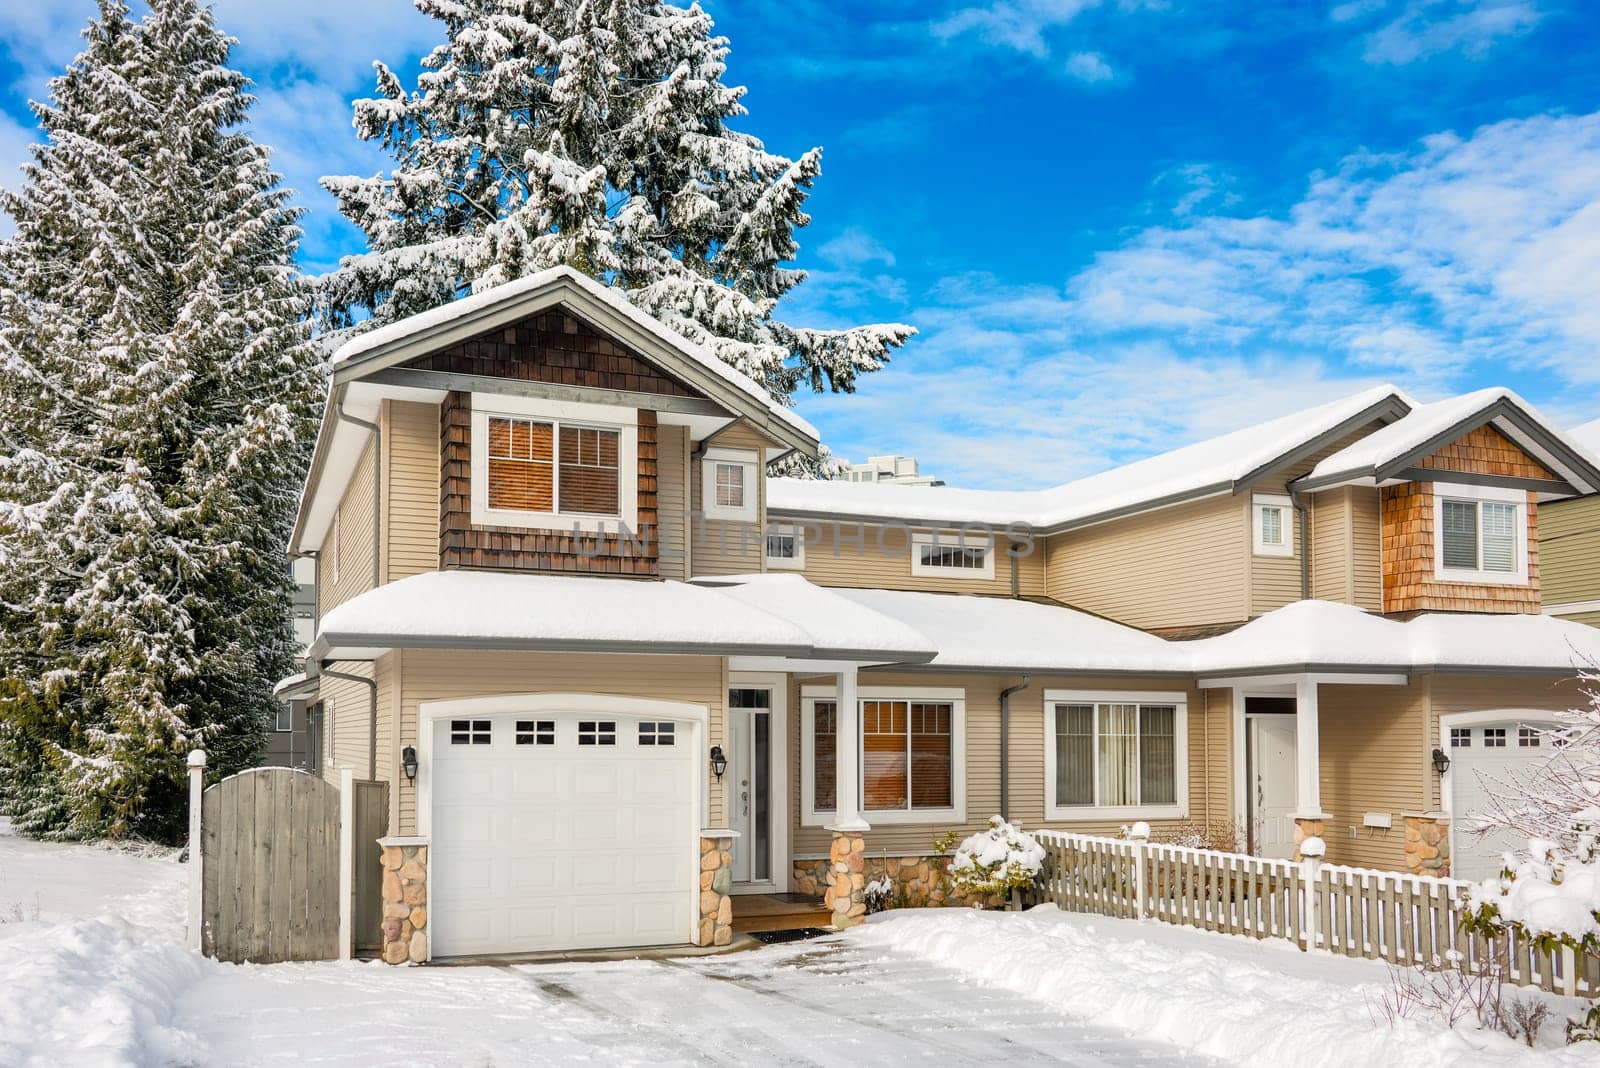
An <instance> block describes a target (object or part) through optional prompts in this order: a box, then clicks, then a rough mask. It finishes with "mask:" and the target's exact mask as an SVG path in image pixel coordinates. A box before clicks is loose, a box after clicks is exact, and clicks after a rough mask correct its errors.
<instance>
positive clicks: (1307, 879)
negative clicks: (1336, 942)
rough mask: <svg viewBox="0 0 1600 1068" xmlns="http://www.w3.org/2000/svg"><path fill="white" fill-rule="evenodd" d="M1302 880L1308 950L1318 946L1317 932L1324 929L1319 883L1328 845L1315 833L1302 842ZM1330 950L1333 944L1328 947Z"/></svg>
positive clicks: (1302, 910)
mask: <svg viewBox="0 0 1600 1068" xmlns="http://www.w3.org/2000/svg"><path fill="white" fill-rule="evenodd" d="M1299 848H1300V857H1301V860H1300V881H1301V882H1302V883H1304V884H1305V888H1304V889H1303V890H1302V891H1301V893H1302V894H1304V897H1303V898H1302V903H1303V905H1304V908H1302V909H1301V913H1300V914H1301V915H1302V916H1304V917H1305V929H1304V932H1303V933H1304V934H1305V938H1306V950H1307V952H1309V951H1311V950H1313V949H1316V948H1317V932H1318V931H1320V930H1322V895H1321V894H1320V893H1318V892H1317V883H1318V882H1319V881H1320V880H1321V877H1322V857H1323V855H1324V854H1325V853H1327V851H1328V847H1327V845H1326V844H1324V843H1323V841H1322V839H1321V838H1318V837H1316V836H1315V835H1313V836H1312V837H1310V838H1307V839H1305V840H1304V841H1302V842H1301V843H1300V846H1299ZM1328 948H1329V949H1330V950H1331V949H1332V948H1333V946H1331V945H1330V946H1329V947H1328Z"/></svg>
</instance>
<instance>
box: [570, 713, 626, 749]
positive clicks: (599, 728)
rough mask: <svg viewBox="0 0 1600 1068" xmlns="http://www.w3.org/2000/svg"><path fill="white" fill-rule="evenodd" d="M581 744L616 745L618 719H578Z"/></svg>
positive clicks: (579, 741) (579, 742)
mask: <svg viewBox="0 0 1600 1068" xmlns="http://www.w3.org/2000/svg"><path fill="white" fill-rule="evenodd" d="M578 744H579V745H616V744H617V721H616V720H614V719H606V720H594V719H585V720H579V721H578Z"/></svg>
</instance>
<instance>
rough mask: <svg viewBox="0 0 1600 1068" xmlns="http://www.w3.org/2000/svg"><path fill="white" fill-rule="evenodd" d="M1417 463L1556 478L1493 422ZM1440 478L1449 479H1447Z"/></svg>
mask: <svg viewBox="0 0 1600 1068" xmlns="http://www.w3.org/2000/svg"><path fill="white" fill-rule="evenodd" d="M1417 466H1418V467H1426V468H1429V469H1430V470H1435V471H1459V472H1463V473H1467V474H1475V475H1504V476H1506V477H1509V478H1540V479H1547V480H1551V481H1555V480H1557V476H1556V475H1555V474H1554V473H1553V472H1552V471H1550V469H1549V468H1547V467H1545V466H1544V465H1543V464H1541V463H1540V462H1539V461H1538V460H1535V459H1534V458H1533V457H1531V456H1529V455H1528V454H1527V453H1525V452H1523V451H1522V449H1521V448H1520V447H1518V445H1517V444H1516V442H1514V441H1512V440H1511V439H1510V438H1508V437H1506V436H1505V435H1504V434H1502V433H1500V431H1498V430H1496V429H1495V428H1494V427H1492V426H1480V427H1479V428H1478V429H1476V430H1474V431H1471V432H1470V433H1467V434H1463V435H1462V436H1461V437H1460V438H1458V439H1456V440H1455V441H1452V442H1451V443H1450V444H1448V445H1446V446H1444V447H1443V448H1441V449H1440V450H1439V451H1438V452H1436V453H1434V454H1433V455H1431V456H1426V457H1423V458H1422V459H1421V460H1419V461H1417ZM1442 481H1446V482H1448V481H1449V479H1448V478H1445V479H1443V480H1442Z"/></svg>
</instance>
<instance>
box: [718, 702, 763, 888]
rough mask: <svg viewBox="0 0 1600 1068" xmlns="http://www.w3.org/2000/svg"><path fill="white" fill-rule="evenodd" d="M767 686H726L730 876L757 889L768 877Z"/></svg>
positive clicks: (737, 882)
mask: <svg viewBox="0 0 1600 1068" xmlns="http://www.w3.org/2000/svg"><path fill="white" fill-rule="evenodd" d="M772 745H773V735H772V691H771V690H770V689H768V688H766V687H741V688H738V689H733V690H729V691H728V748H729V750H730V751H729V753H728V772H727V782H728V810H729V813H730V820H729V822H730V824H731V825H732V827H733V829H734V830H735V831H738V832H739V836H738V837H737V838H735V839H734V840H733V881H734V883H735V884H740V883H743V884H747V885H749V886H750V888H752V889H759V888H760V887H763V886H766V885H768V884H770V883H771V882H772V800H773V798H772V770H773V769H772Z"/></svg>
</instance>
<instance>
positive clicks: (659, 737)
mask: <svg viewBox="0 0 1600 1068" xmlns="http://www.w3.org/2000/svg"><path fill="white" fill-rule="evenodd" d="M675 731H676V728H675V727H674V725H673V724H671V723H640V724H639V744H640V745H673V744H675V742H676V739H677V734H676V733H675Z"/></svg>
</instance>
